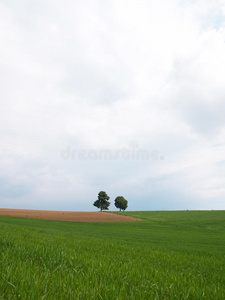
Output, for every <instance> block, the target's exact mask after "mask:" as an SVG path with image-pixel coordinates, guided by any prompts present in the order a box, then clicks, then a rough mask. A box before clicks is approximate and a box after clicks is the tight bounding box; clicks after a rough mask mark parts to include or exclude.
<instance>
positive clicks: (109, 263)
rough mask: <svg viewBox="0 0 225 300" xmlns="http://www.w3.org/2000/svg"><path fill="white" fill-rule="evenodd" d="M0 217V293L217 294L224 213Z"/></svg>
mask: <svg viewBox="0 0 225 300" xmlns="http://www.w3.org/2000/svg"><path fill="white" fill-rule="evenodd" d="M122 214H125V215H131V216H136V217H139V218H143V219H144V220H143V221H137V222H118V223H113V222H112V223H102V222H99V223H98V222H95V223H76V222H62V221H48V220H36V219H26V218H18V217H9V216H0V271H1V280H0V299H23V300H24V299H85V300H87V299H104V300H106V299H138V300H139V299H173V300H175V299H179V300H181V299H193V300H197V299H213V300H215V299H221V300H222V299H225V211H171V212H169V211H159V212H157V211H156V212H149V211H148V212H147V211H144V212H141V211H140V212H124V213H122Z"/></svg>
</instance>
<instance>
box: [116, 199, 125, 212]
mask: <svg viewBox="0 0 225 300" xmlns="http://www.w3.org/2000/svg"><path fill="white" fill-rule="evenodd" d="M127 203H128V201H127V200H126V199H124V197H123V196H118V197H116V199H115V207H116V208H119V209H120V211H121V209H122V210H123V211H124V210H125V209H126V208H127V207H128V205H127Z"/></svg>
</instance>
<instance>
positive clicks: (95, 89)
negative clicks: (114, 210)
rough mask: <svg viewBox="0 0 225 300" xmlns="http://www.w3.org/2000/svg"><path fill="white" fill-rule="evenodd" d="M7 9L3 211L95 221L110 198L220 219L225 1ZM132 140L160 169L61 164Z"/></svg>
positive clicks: (137, 163) (113, 163) (8, 5)
mask: <svg viewBox="0 0 225 300" xmlns="http://www.w3.org/2000/svg"><path fill="white" fill-rule="evenodd" d="M0 8H1V9H0V11H1V13H0V14H1V15H0V37H1V49H2V51H1V57H0V63H1V66H2V68H1V71H0V74H1V78H2V79H1V82H2V85H1V89H0V94H1V112H0V123H1V124H0V125H1V133H0V137H1V151H0V160H1V174H0V184H1V186H2V191H4V192H3V193H2V196H1V198H0V199H1V200H0V201H1V202H0V203H1V205H0V206H4V207H7V206H11V207H17V208H20V207H28V208H29V207H30V208H42V207H43V208H48V209H51V208H52V209H54V208H57V209H80V210H91V209H92V202H93V201H94V200H95V197H96V196H97V193H98V191H99V190H102V189H103V190H104V189H105V190H106V191H107V192H108V193H109V194H110V196H111V197H112V198H113V197H114V196H115V197H116V196H117V195H118V194H122V193H123V194H124V196H125V197H126V198H127V199H128V200H129V201H130V206H129V207H130V208H132V209H139V208H140V207H141V208H142V209H151V208H152V207H154V208H155V209H157V208H158V209H163V208H165V209H175V208H176V207H177V208H179V209H182V208H183V209H186V208H210V209H211V208H214V207H215V208H218V209H224V204H223V197H224V188H223V182H224V176H225V174H224V167H223V166H221V165H218V164H216V163H217V162H218V161H223V160H224V159H225V158H224V151H223V149H224V142H223V141H224V132H225V126H224V122H223V111H224V103H225V102H224V96H225V88H224V78H225V74H224V72H225V71H224V70H225V54H224V53H225V51H224V50H225V46H224V45H225V44H224V42H225V40H224V32H225V6H224V2H223V1H221V0H217V1H213V2H212V1H208V0H196V1H175V0H174V1H166V0H160V1H157V2H153V1H150V2H149V1H144V0H143V1H136V0H132V1H105V2H104V4H103V3H100V2H98V1H82V2H74V1H67V2H66V3H62V2H60V1H54V2H53V1H51V0H48V1H41V0H40V1H36V2H35V3H33V4H31V3H30V2H28V1H25V0H24V1H23V2H20V3H18V2H16V1H13V0H12V1H2V2H1V4H0ZM132 141H136V142H137V145H138V147H139V148H138V149H147V150H148V151H149V153H151V151H153V150H154V149H157V150H158V151H159V153H160V154H159V155H160V156H163V157H164V159H163V160H160V159H159V160H154V159H150V160H148V161H144V160H127V161H126V160H124V159H123V158H121V157H120V158H119V159H116V160H107V161H104V160H96V161H94V160H92V159H90V157H89V159H87V160H86V161H82V160H80V159H79V158H78V157H76V159H70V160H64V159H63V158H62V151H63V150H64V149H66V147H68V146H69V147H71V149H74V150H76V151H79V150H84V151H86V153H88V151H89V150H96V151H99V150H101V149H109V150H111V151H114V152H115V151H117V150H120V149H126V150H129V151H131V148H130V142H132ZM217 145H221V146H217ZM152 197H153V198H154V199H155V201H154V205H153V204H152V202H149V201H148V199H151V198H152ZM178 198H179V199H180V200H179V199H178ZM206 199H207V200H206ZM112 200H113V199H111V201H112ZM112 202H113V201H112ZM152 205H153V206H152ZM187 205H188V206H189V207H187Z"/></svg>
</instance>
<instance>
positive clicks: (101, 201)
mask: <svg viewBox="0 0 225 300" xmlns="http://www.w3.org/2000/svg"><path fill="white" fill-rule="evenodd" d="M109 198H110V197H109V196H108V195H107V194H106V192H104V191H101V192H99V193H98V200H96V201H95V202H94V204H93V205H94V206H96V207H97V208H100V210H101V211H102V210H108V209H109V208H108V207H109V205H110V202H109V201H108V200H109Z"/></svg>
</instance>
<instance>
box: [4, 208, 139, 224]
mask: <svg viewBox="0 0 225 300" xmlns="http://www.w3.org/2000/svg"><path fill="white" fill-rule="evenodd" d="M0 215H2V216H12V217H22V218H33V219H45V220H59V221H72V222H127V221H141V219H137V218H134V217H129V216H122V215H117V214H113V213H105V212H77V211H50V210H26V209H7V208H0Z"/></svg>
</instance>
